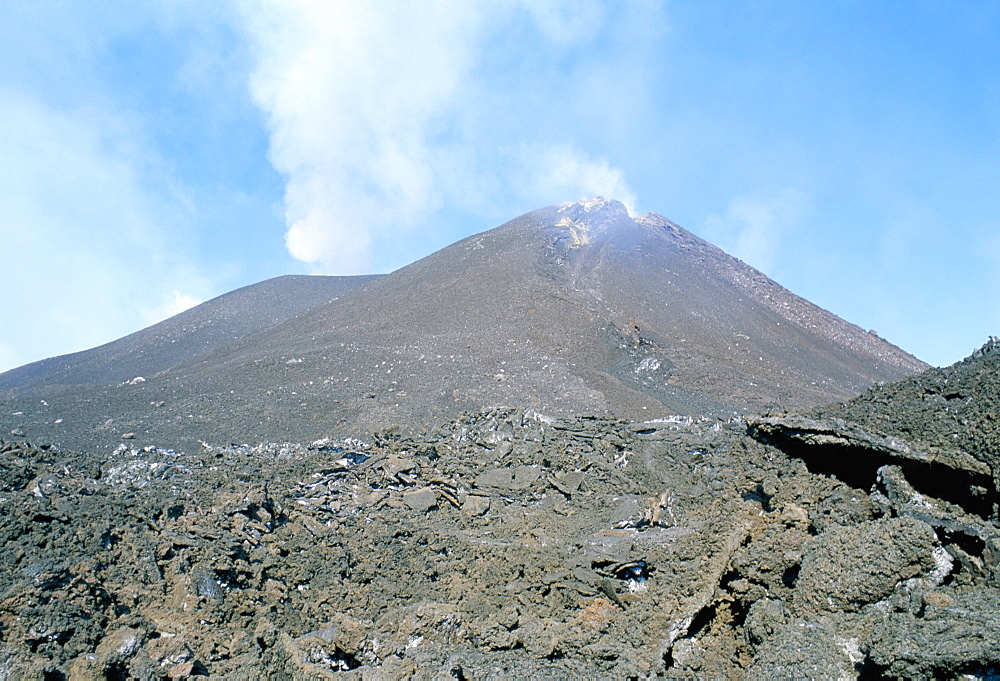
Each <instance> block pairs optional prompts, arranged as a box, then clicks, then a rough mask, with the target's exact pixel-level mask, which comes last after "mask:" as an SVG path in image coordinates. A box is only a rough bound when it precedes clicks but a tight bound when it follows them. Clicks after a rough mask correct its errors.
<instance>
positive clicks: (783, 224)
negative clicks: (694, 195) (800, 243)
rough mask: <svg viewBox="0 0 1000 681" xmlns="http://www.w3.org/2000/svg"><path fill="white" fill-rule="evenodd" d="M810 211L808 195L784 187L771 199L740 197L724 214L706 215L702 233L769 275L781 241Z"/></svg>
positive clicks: (781, 246)
mask: <svg viewBox="0 0 1000 681" xmlns="http://www.w3.org/2000/svg"><path fill="white" fill-rule="evenodd" d="M811 210H812V204H811V201H810V199H809V197H808V196H807V195H806V194H804V193H802V192H800V191H797V190H794V189H788V190H785V191H784V192H782V193H780V194H779V195H777V196H774V197H771V198H763V199H762V198H756V197H747V196H741V197H737V198H735V199H733V200H732V201H730V203H729V206H728V208H727V209H726V212H725V214H724V215H721V216H720V215H713V216H710V217H709V218H708V219H707V220H706V221H705V225H704V235H705V237H706V238H707V239H709V240H710V241H712V242H714V243H715V244H716V245H718V246H719V247H720V248H722V249H723V250H725V251H727V252H729V253H731V254H732V255H734V256H736V257H737V258H740V259H741V260H743V261H744V262H746V263H748V264H750V265H752V266H754V267H756V268H757V269H759V270H761V271H763V272H765V273H769V274H773V272H774V269H775V266H776V265H777V258H778V254H779V253H781V252H783V251H784V252H787V251H788V249H786V248H783V245H782V241H783V240H785V239H788V238H791V237H792V235H793V234H794V233H795V231H796V230H797V229H798V228H799V227H800V225H801V221H802V220H803V219H804V218H805V217H807V216H808V214H809V213H810V211H811Z"/></svg>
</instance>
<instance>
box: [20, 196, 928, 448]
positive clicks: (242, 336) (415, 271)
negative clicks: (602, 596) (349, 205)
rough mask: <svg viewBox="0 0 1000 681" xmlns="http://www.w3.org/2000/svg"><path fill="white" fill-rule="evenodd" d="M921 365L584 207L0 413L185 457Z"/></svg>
mask: <svg viewBox="0 0 1000 681" xmlns="http://www.w3.org/2000/svg"><path fill="white" fill-rule="evenodd" d="M926 366H927V365H925V364H924V363H923V362H921V361H919V360H918V359H916V358H915V357H913V356H911V355H909V354H907V353H906V352H904V351H902V350H900V349H899V348H897V347H895V346H893V345H891V344H890V343H888V342H886V341H884V340H883V339H881V338H879V337H878V336H876V335H875V334H873V333H869V332H865V331H864V330H862V329H861V328H859V327H857V326H855V325H853V324H850V323H848V322H845V321H844V320H842V319H840V318H838V317H837V316H835V315H833V314H831V313H829V312H826V311H825V310H823V309H821V308H819V307H817V306H815V305H813V304H811V303H809V302H808V301H806V300H803V299H802V298H799V297H797V296H795V295H794V294H792V293H791V292H789V291H788V290H786V289H784V288H782V287H781V286H780V285H778V284H776V283H775V282H773V281H771V280H770V279H768V278H767V277H765V276H764V275H763V274H761V273H760V272H758V271H757V270H755V269H753V268H752V267H750V266H748V265H746V264H744V263H743V262H741V261H739V260H737V259H735V258H733V257H731V256H729V255H727V254H726V253H724V252H723V251H721V250H720V249H718V248H716V247H715V246H713V245H711V244H709V243H708V242H706V241H704V240H702V239H700V238H698V237H697V236H695V235H693V234H692V233H690V232H688V231H686V230H684V229H683V228H681V227H679V226H678V225H676V224H674V223H673V222H671V221H669V220H667V219H666V218H663V217H661V216H659V215H656V214H653V213H650V214H646V215H643V216H640V217H632V216H630V215H629V213H628V211H627V210H626V208H625V207H624V206H623V205H622V204H621V203H619V202H617V201H608V200H604V199H601V198H597V199H593V200H589V201H581V202H578V203H572V204H563V205H557V206H551V207H547V208H543V209H540V210H536V211H533V212H531V213H528V214H526V215H523V216H521V217H519V218H516V219H514V220H512V221H510V222H508V223H506V224H504V225H501V226H500V227H497V228H495V229H493V230H490V231H487V232H484V233H482V234H477V235H474V236H471V237H468V238H466V239H463V240H462V241H459V242H458V243H456V244H453V245H452V246H449V247H447V248H445V249H443V250H441V251H438V252H437V253H434V254H432V255H430V256H428V257H426V258H424V259H422V260H420V261H418V262H415V263H413V264H412V265H409V266H407V267H404V268H402V269H400V270H398V271H396V272H393V273H392V274H389V275H385V276H380V277H295V278H279V279H276V280H270V281H266V282H263V283H260V284H257V285H254V286H250V287H247V288H245V289H241V290H240V291H236V292H234V293H231V294H227V295H225V296H222V297H220V298H217V299H215V300H212V301H209V302H207V303H204V304H203V305H201V306H198V307H196V308H193V309H192V310H189V311H188V312H186V313H183V314H182V315H178V316H177V317H174V318H172V319H169V320H167V321H165V322H162V323H160V324H157V325H154V326H152V327H150V328H148V329H145V330H143V331H140V332H138V333H136V334H133V335H131V336H128V337H125V338H123V339H120V340H118V341H115V342H112V343H110V344H108V345H105V346H102V347H100V348H95V349H93V350H89V351H85V352H81V353H77V354H74V355H67V356H64V357H59V358H54V359H50V360H45V361H42V362H37V363H35V364H31V365H27V366H25V367H21V368H19V369H15V370H13V371H10V372H7V373H5V374H2V375H0V398H2V400H3V402H4V403H6V404H5V406H6V407H8V408H5V409H4V414H5V415H4V417H3V418H5V419H9V420H11V423H10V424H9V425H10V428H12V429H15V430H18V431H19V432H26V433H28V436H29V437H32V438H37V439H44V440H47V441H50V442H56V443H60V444H64V445H67V446H71V447H76V448H79V447H110V446H112V445H113V444H115V443H117V442H118V441H120V439H121V437H122V436H123V435H129V437H130V438H135V439H137V440H140V441H149V442H151V443H156V444H157V445H163V446H168V445H169V446H172V447H173V446H180V447H184V446H191V445H193V444H194V443H195V441H197V440H201V441H209V442H257V441H280V440H294V441H304V440H308V439H313V438H321V437H325V436H330V435H331V434H338V435H343V434H351V433H361V432H371V431H373V430H382V429H387V428H393V427H397V428H399V429H402V430H408V429H412V428H414V427H417V426H421V425H423V424H426V423H429V422H436V421H440V420H442V419H447V418H451V417H453V416H454V415H456V414H459V413H462V412H465V411H473V410H482V409H489V408H496V407H504V406H511V405H517V406H518V407H521V408H527V409H532V410H535V411H538V412H540V413H544V414H552V415H555V416H573V415H584V414H590V415H598V416H611V417H619V418H627V419H640V420H641V419H648V418H653V417H656V416H659V415H664V414H679V415H693V414H698V415H705V414H707V415H712V416H721V417H725V416H727V415H735V414H741V413H748V412H760V411H764V410H774V409H788V408H794V409H799V408H807V407H811V406H815V405H818V404H821V403H825V402H830V401H834V400H839V399H846V398H849V397H852V396H854V395H856V394H858V393H859V392H861V391H862V390H864V389H865V388H867V387H869V386H870V385H872V384H873V383H876V382H881V381H888V380H895V379H898V378H901V377H904V376H907V375H910V374H913V373H915V372H918V371H921V370H922V369H925V368H926ZM18 412H19V413H18ZM12 413H16V414H17V415H16V416H9V415H10V414H12ZM4 425H6V424H4Z"/></svg>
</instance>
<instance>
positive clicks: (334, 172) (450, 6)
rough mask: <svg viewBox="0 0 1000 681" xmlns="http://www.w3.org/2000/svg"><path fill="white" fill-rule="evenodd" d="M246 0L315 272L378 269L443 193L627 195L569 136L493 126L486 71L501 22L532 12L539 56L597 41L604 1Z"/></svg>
mask: <svg viewBox="0 0 1000 681" xmlns="http://www.w3.org/2000/svg"><path fill="white" fill-rule="evenodd" d="M240 7H241V8H242V11H243V19H244V26H245V29H246V32H247V35H248V36H249V38H250V41H251V43H252V45H253V50H254V53H255V55H256V59H257V61H256V68H255V70H254V72H253V74H252V76H251V79H250V86H251V91H252V94H253V98H254V101H255V102H256V103H257V105H258V106H259V107H260V108H261V110H262V111H263V112H264V113H265V115H266V119H267V125H268V129H269V131H270V161H271V163H272V164H273V165H274V167H275V168H276V169H277V170H278V171H280V172H281V173H282V174H283V175H284V176H285V177H286V188H285V223H286V228H287V232H286V244H287V247H288V250H289V252H290V253H291V254H292V255H293V256H294V257H295V258H297V259H299V260H302V261H304V262H307V263H311V264H312V265H313V266H314V269H315V270H316V271H325V272H337V273H342V274H348V273H361V272H368V271H371V269H372V266H373V262H374V260H375V259H376V254H377V252H378V251H379V250H380V248H382V247H383V246H384V245H385V244H387V243H390V242H392V241H397V240H399V239H400V238H402V235H405V231H406V230H407V229H408V228H412V227H414V226H415V225H419V224H423V223H425V222H426V221H427V220H428V218H429V217H430V216H432V215H433V214H434V213H435V211H438V210H439V209H441V208H442V207H444V206H454V205H463V206H467V205H469V204H470V203H475V202H476V201H486V202H489V200H490V199H489V198H488V197H487V196H486V195H487V194H504V193H507V194H510V193H519V194H520V198H521V203H523V201H524V200H525V199H530V200H538V201H540V202H541V203H555V202H560V201H565V200H570V199H573V198H579V197H580V196H592V195H594V194H604V195H605V196H607V197H609V198H610V197H616V198H621V199H623V200H625V201H627V202H629V203H630V204H632V205H634V200H635V197H634V194H633V192H632V191H631V190H630V189H629V188H628V186H627V184H626V183H625V181H624V178H623V175H622V173H621V171H619V170H617V169H615V168H613V167H611V165H609V164H608V163H607V162H606V161H603V160H592V159H591V158H590V157H589V156H588V155H587V154H585V153H583V152H581V151H579V150H577V149H575V148H574V147H572V146H570V145H561V146H545V145H538V144H537V143H535V144H532V143H527V144H524V140H514V141H513V142H512V141H511V140H509V139H504V140H499V139H496V138H495V137H494V135H496V134H503V132H497V131H495V130H491V129H490V122H491V121H490V119H491V116H493V115H494V114H493V112H491V111H490V110H489V109H488V107H489V106H491V105H495V104H496V102H497V100H495V99H493V98H492V96H493V88H491V87H490V85H489V83H487V82H484V80H483V78H484V76H483V75H482V72H483V71H484V70H485V67H484V61H486V60H489V59H496V58H498V57H497V54H496V53H497V52H502V51H503V50H504V49H506V46H501V45H499V43H498V41H501V42H502V40H503V39H504V38H505V31H506V29H507V28H509V27H521V26H523V24H524V23H526V22H527V23H531V22H534V27H535V31H536V32H537V34H538V36H540V40H541V41H543V42H544V43H545V44H543V45H540V46H539V47H541V48H544V49H541V50H539V54H540V55H542V57H539V58H543V57H544V55H545V51H544V50H545V49H548V48H551V49H552V50H554V54H555V53H558V50H559V49H560V48H561V47H564V46H566V45H573V44H579V43H581V42H586V41H587V40H590V39H591V38H592V37H593V36H594V35H595V34H596V33H597V32H598V31H599V29H600V28H601V25H602V22H603V21H604V20H605V19H606V17H605V10H604V8H603V6H602V5H601V4H600V3H597V2H581V3H566V2H527V1H525V2H523V3H522V2H514V1H511V2H501V3H492V4H489V3H472V2H463V1H450V0H422V1H419V2H417V1H412V2H408V1H402V2H393V3H364V2H354V1H335V2H327V1H319V0H315V1H313V0H299V1H296V2H282V3H277V2H264V3H260V4H255V5H241V6H240ZM514 57H516V55H509V58H514ZM504 58H508V57H507V56H504ZM533 58H534V57H533ZM554 58H555V57H553V59H554ZM539 85H541V83H539ZM516 87H519V86H518V85H515V89H516ZM500 114H505V115H506V114H509V112H506V111H504V112H496V115H500ZM524 115H525V116H530V112H529V111H527V110H526V111H525V112H524ZM519 145H522V146H521V148H522V152H521V153H519V154H517V156H518V158H517V159H513V160H514V161H515V162H514V164H513V166H512V167H508V168H498V167H497V166H498V165H499V164H498V163H497V162H496V160H497V158H498V157H500V158H502V157H503V153H502V151H501V148H510V147H511V146H513V147H515V148H517V147H519ZM510 161H511V159H509V158H508V159H507V162H508V163H509V162H510ZM526 172H527V173H528V174H529V176H530V177H529V178H528V179H530V180H532V181H530V182H529V183H527V184H526V183H525V181H524V180H525V176H524V174H525V173H526ZM530 207H532V208H534V207H537V206H535V205H531V206H530Z"/></svg>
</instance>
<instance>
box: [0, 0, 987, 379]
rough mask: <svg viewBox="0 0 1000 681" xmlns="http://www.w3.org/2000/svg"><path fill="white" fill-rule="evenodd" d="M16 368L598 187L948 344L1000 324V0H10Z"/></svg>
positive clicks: (0, 53)
mask: <svg viewBox="0 0 1000 681" xmlns="http://www.w3.org/2000/svg"><path fill="white" fill-rule="evenodd" d="M0 63H2V64H3V65H4V66H3V68H2V69H0V255H2V257H3V263H4V270H3V277H2V284H0V286H2V287H3V289H2V291H3V293H2V296H0V371H2V370H5V369H8V368H12V367H14V366H17V365H20V364H24V363H27V362H30V361H34V360H37V359H41V358H43V357H47V356H52V355H57V354H63V353H67V352H72V351H76V350H81V349H85V348H88V347H92V346H95V345H98V344H101V343H104V342H107V341H110V340H113V339H115V338H117V337H120V336H122V335H125V334H127V333H130V332H132V331H135V330H137V329H139V328H142V327H144V326H147V325H149V324H151V323H154V322H156V321H159V320H160V319H163V318H165V317H166V316H169V315H170V314H173V313H176V312H178V311H180V310H182V309H184V308H185V307H186V306H190V305H192V304H194V303H197V302H201V301H203V300H206V299H208V298H211V297H213V296H215V295H219V294H221V293H224V292H226V291H229V290H232V289H234V288H237V287H239V286H243V285H246V284H250V283H253V282H256V281H260V280H263V279H266V278H269V277H272V276H277V275H280V274H287V273H331V274H356V273H366V272H387V271H391V270H393V269H395V268H397V267H400V266H402V265H405V264H407V263H409V262H412V261H413V260H416V259H418V258H420V257H423V256H424V255H427V254H428V253H430V252H433V251H434V250H436V249H438V248H441V247H444V246H446V245H448V244H450V243H452V242H454V241H456V240H458V239H459V238H462V237H464V236H467V235H469V234H471V233H474V232H478V231H482V230H484V229H488V228H491V227H494V226H496V225H498V224H500V223H502V222H504V221H506V220H508V219H510V218H513V217H515V216H517V215H519V214H521V213H524V212H526V211H528V210H531V209H534V208H537V207H541V206H544V205H548V204H552V203H558V202H563V201H570V200H576V199H580V198H585V197H589V196H593V195H597V194H602V195H605V196H609V197H615V198H619V199H621V200H622V201H624V202H626V203H627V204H628V205H629V206H630V208H632V209H633V210H634V211H637V212H640V213H644V212H647V211H653V212H657V213H660V214H662V215H664V216H666V217H668V218H670V219H672V220H674V221H675V222H677V223H679V224H681V225H683V226H684V227H686V228H688V229H690V230H691V231H693V232H695V233H696V234H698V235H700V236H702V237H703V238H706V239H708V240H709V241H712V242H713V243H715V244H717V245H718V246H720V247H722V248H724V249H725V250H727V251H728V252H730V253H732V254H733V255H736V256H737V257H740V258H741V259H743V260H745V261H746V262H748V263H750V264H751V265H754V266H755V267H757V268H758V269H761V270H762V271H763V272H765V273H766V274H767V275H769V276H770V277H772V278H773V279H775V280H776V281H778V282H779V283H781V284H782V285H784V286H786V287H787V288H789V289H791V290H792V291H793V292H795V293H797V294H799V295H801V296H803V297H805V298H808V299H809V300H811V301H813V302H815V303H817V304H819V305H821V306H822V307H825V308H827V309H829V310H831V311H832V312H834V313H836V314H838V315H840V316H841V317H844V318H845V319H847V320H848V321H851V322H854V323H856V324H858V325H860V326H862V327H864V328H866V329H874V330H876V331H877V332H878V333H879V334H880V335H881V336H883V337H884V338H886V339H888V340H890V341H891V342H893V343H896V344H897V345H899V346H901V347H902V348H904V349H905V350H908V351H910V352H912V353H914V354H915V355H917V356H918V357H920V358H921V359H924V360H925V361H928V362H930V363H931V364H934V365H947V364H950V363H952V362H954V361H957V360H959V359H961V358H963V357H965V356H967V355H968V354H969V353H970V352H971V351H972V350H973V349H974V348H975V347H977V346H979V345H981V344H982V343H983V342H985V341H986V339H987V337H988V336H989V335H990V334H996V335H1000V296H998V295H996V291H998V290H1000V192H998V191H997V183H998V180H1000V4H998V3H996V2H993V1H984V2H977V1H975V0H964V1H963V2H953V3H946V2H919V1H917V0H912V1H908V2H902V1H893V0H885V1H883V2H870V1H867V2H851V1H847V0H834V1H831V2H824V3H817V2H807V1H805V0H800V1H792V0H773V1H753V0H749V1H747V2H736V1H726V2H721V1H720V2H712V1H709V0H690V1H673V2H656V1H654V0H648V1H642V0H635V1H631V2H617V1H614V2H612V1H610V0H609V1H607V2H601V1H599V0H574V1H572V2H557V1H555V0H551V1H544V0H533V1H528V0H523V1H517V0H499V1H496V2H489V3H487V2H469V1H455V2H443V1H441V2H439V1H434V0H422V1H419V2H403V1H390V0H384V1H381V2H360V1H359V2H339V3H338V2H319V1H317V2H308V1H305V0H302V1H296V2H235V1H234V2H229V3H226V2H218V3H204V2H188V1H184V0H177V1H169V2H168V1H166V0H160V1H158V0H150V1H149V2H145V3H132V2H124V1H114V0H105V1H102V2H86V3H74V2H68V1H62V2H55V1H45V0H33V2H31V3H27V2H24V3H16V2H9V3H2V4H0Z"/></svg>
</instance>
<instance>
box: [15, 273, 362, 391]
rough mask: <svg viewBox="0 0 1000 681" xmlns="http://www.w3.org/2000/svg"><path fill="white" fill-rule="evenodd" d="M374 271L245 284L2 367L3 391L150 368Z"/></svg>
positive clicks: (276, 318) (303, 306) (300, 307)
mask: <svg viewBox="0 0 1000 681" xmlns="http://www.w3.org/2000/svg"><path fill="white" fill-rule="evenodd" d="M375 278H377V277H375V276H361V277H310V276H295V275H287V276H283V277H276V278H274V279H268V280H267V281H263V282H260V283H258V284H252V285H250V286H244V287H243V288H239V289H237V290H235V291H231V292H229V293H226V294H223V295H221V296H218V297H216V298H213V299H212V300H209V301H207V302H205V303H202V304H201V305H198V306H196V307H193V308H191V309H190V310H186V311H184V312H182V313H180V314H178V315H175V316H173V317H171V318H169V319H167V320H164V321H162V322H160V323H158V324H154V325H153V326H150V327H147V328H145V329H142V330H140V331H137V332H135V333H133V334H129V335H128V336H125V337H123V338H120V339H118V340H115V341H112V342H110V343H106V344H104V345H101V346H99V347H96V348H92V349H90V350H84V351H82V352H76V353H73V354H69V355H62V356H60V357H52V358H49V359H44V360H41V361H38V362H33V363H31V364H26V365H25V366H22V367H18V368H16V369H13V370H11V371H7V372H5V373H2V374H0V395H4V394H5V393H7V394H9V395H20V394H27V393H30V392H31V391H33V390H38V389H42V390H44V391H45V392H51V391H52V390H53V388H54V387H55V386H74V385H91V386H102V385H106V384H113V383H121V382H124V381H127V380H131V379H133V378H135V377H136V376H143V377H148V376H151V375H155V374H157V373H159V372H161V371H164V370H165V369H168V368H170V367H171V366H174V365H175V364H178V363H180V362H182V361H185V360H188V359H190V358H191V357H194V356H196V355H198V354H200V353H202V352H205V351H207V350H211V349H212V348H215V347H218V346H220V345H224V344H226V343H230V342H232V341H233V340H235V339H236V338H239V337H240V336H244V335H246V334H248V333H252V332H254V331H258V330H260V329H262V328H266V327H268V326H271V325H274V324H277V323H278V322H281V321H284V320H285V319H287V318H288V317H291V316H293V315H296V314H298V313H300V312H302V311H304V310H307V309H309V308H311V307H314V306H316V305H318V304H320V303H323V302H326V301H328V300H330V299H331V298H335V297H337V296H339V295H342V294H343V293H346V292H347V291H349V290H351V289H353V288H356V287H358V286H361V285H362V284H365V283H367V282H369V281H371V280H373V279H375Z"/></svg>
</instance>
